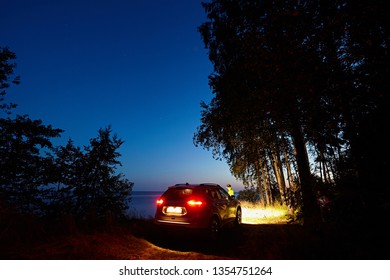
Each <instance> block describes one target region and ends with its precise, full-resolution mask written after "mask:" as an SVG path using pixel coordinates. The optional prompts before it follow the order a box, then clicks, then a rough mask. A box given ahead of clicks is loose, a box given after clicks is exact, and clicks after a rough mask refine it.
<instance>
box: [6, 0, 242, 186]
mask: <svg viewBox="0 0 390 280" xmlns="http://www.w3.org/2000/svg"><path fill="white" fill-rule="evenodd" d="M205 19H206V18H205V13H204V11H203V8H202V7H201V1H200V0H199V1H195V0H191V1H190V0H185V1H182V0H168V1H166V0H165V1H162V0H160V1H158V0H152V1H132V0H123V1H119V0H107V1H96V0H90V1H86V0H72V1H69V0H67V1H58V0H56V1H51V0H46V1H28V0H25V1H21V0H12V1H11V0H2V1H1V17H0V26H1V29H0V46H1V47H9V48H10V50H11V51H13V52H15V53H16V55H17V60H16V63H17V67H16V69H15V73H16V74H17V75H20V76H21V85H19V86H13V87H11V88H10V89H9V90H8V93H7V95H6V101H12V102H14V103H16V104H18V107H17V109H15V110H14V114H28V115H29V116H30V117H31V118H33V119H41V120H43V121H44V124H51V125H53V127H55V128H61V129H64V130H65V132H64V133H63V134H62V137H61V139H58V140H55V141H54V143H55V144H56V145H60V144H61V145H64V144H66V141H67V140H68V139H69V138H72V139H73V140H74V142H75V145H77V146H83V145H86V144H88V143H89V139H90V138H93V137H96V136H97V131H98V130H99V128H105V127H107V126H108V125H111V127H112V130H113V132H115V133H117V134H118V136H119V137H120V138H121V139H122V140H124V141H125V143H124V144H123V145H122V147H121V149H120V153H121V154H122V157H121V158H120V161H121V162H122V165H123V166H122V167H120V168H119V171H120V172H122V173H123V174H124V175H125V176H126V178H128V179H129V180H130V181H132V182H134V183H135V189H134V190H151V189H156V190H161V189H162V190H164V189H165V187H166V186H167V185H170V184H175V183H184V182H192V183H198V182H215V183H219V184H221V185H226V184H227V183H231V184H232V185H233V187H236V188H240V185H241V184H240V183H239V182H237V181H235V179H234V178H233V177H232V176H231V175H230V172H229V167H228V165H227V163H226V162H220V161H217V160H215V159H213V158H212V154H211V151H205V150H203V148H202V147H198V148H196V147H195V146H194V145H193V142H192V137H193V135H194V133H195V132H196V128H197V126H199V125H200V110H201V108H200V102H201V101H202V100H203V101H206V102H208V101H209V100H210V99H211V98H212V93H211V90H210V88H209V86H208V75H209V74H211V72H212V65H211V63H210V62H209V60H208V58H207V50H206V49H205V48H204V46H203V42H202V41H201V37H200V34H199V33H198V32H197V27H198V26H199V25H200V24H201V23H202V22H204V21H205Z"/></svg>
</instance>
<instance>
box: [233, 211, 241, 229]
mask: <svg viewBox="0 0 390 280" xmlns="http://www.w3.org/2000/svg"><path fill="white" fill-rule="evenodd" d="M241 222H242V212H241V208H238V209H237V212H236V219H235V221H234V224H235V225H236V226H240V225H241Z"/></svg>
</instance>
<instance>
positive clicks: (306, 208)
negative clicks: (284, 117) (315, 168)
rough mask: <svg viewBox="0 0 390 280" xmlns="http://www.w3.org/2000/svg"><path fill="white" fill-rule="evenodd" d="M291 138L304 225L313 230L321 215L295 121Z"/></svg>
mask: <svg viewBox="0 0 390 280" xmlns="http://www.w3.org/2000/svg"><path fill="white" fill-rule="evenodd" d="M292 138H293V144H294V147H295V151H296V159H297V164H298V172H299V178H300V181H301V191H302V203H303V205H302V208H303V218H304V225H305V226H307V227H309V228H315V227H317V225H318V224H319V223H320V222H321V214H320V209H319V207H318V205H317V203H316V200H315V196H314V193H313V185H314V184H313V180H312V176H311V172H310V165H309V160H308V157H307V151H306V145H305V141H304V139H303V134H302V130H301V127H300V125H299V123H298V122H297V121H296V122H295V123H293V126H292Z"/></svg>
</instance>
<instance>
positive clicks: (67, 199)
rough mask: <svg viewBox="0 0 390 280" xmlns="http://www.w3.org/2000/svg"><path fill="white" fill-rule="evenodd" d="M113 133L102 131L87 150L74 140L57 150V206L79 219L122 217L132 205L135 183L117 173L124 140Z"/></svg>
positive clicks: (107, 130) (109, 130)
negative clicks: (132, 192) (77, 144)
mask: <svg viewBox="0 0 390 280" xmlns="http://www.w3.org/2000/svg"><path fill="white" fill-rule="evenodd" d="M111 134H112V131H111V128H110V127H108V128H106V129H100V130H99V133H98V136H97V137H96V138H92V139H91V140H90V144H89V145H88V146H85V147H84V151H81V149H80V148H77V147H75V146H74V145H73V142H72V141H71V140H70V141H68V143H67V145H66V146H65V147H58V148H57V149H56V159H55V162H56V168H57V176H56V178H57V180H56V184H57V186H58V193H57V195H58V197H57V198H59V199H58V200H57V203H59V204H60V205H65V204H66V206H64V208H63V209H66V210H67V211H68V212H71V213H72V214H74V215H75V216H76V217H78V218H81V219H85V218H88V219H91V222H93V220H94V221H96V220H99V219H101V218H103V217H106V216H112V217H120V216H123V215H124V211H125V210H126V209H127V208H128V206H129V202H130V199H131V196H130V195H131V191H132V187H133V185H134V183H132V182H130V181H129V180H127V179H126V178H124V176H123V174H121V173H119V174H118V173H117V171H116V169H117V166H119V165H120V164H121V163H120V161H119V160H118V158H119V157H120V154H119V152H118V151H117V150H118V149H119V148H120V146H121V145H122V144H123V141H122V140H121V139H119V138H118V136H117V135H115V134H114V135H111ZM57 208H58V206H57Z"/></svg>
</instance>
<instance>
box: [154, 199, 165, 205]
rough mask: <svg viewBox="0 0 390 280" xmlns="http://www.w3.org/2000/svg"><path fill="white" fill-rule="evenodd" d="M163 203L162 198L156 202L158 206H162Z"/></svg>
mask: <svg viewBox="0 0 390 280" xmlns="http://www.w3.org/2000/svg"><path fill="white" fill-rule="evenodd" d="M163 203H164V200H163V199H162V198H160V199H158V200H157V201H156V204H157V205H159V206H160V205H162V204H163Z"/></svg>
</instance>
